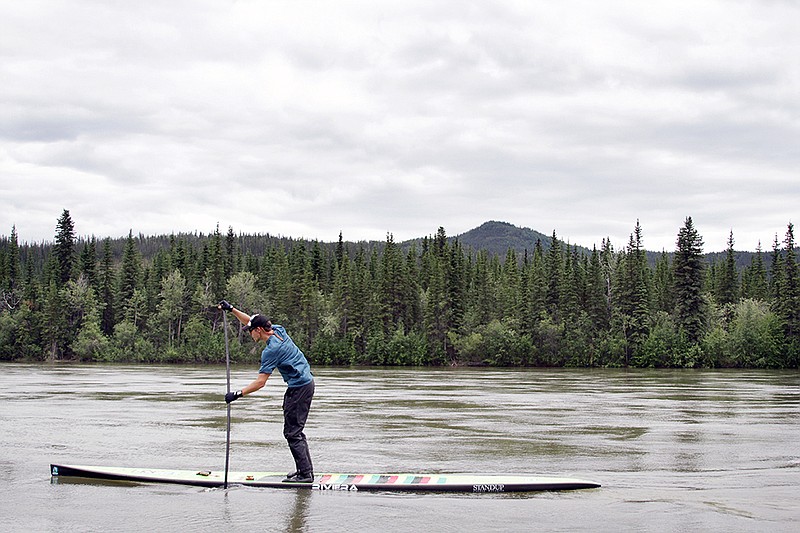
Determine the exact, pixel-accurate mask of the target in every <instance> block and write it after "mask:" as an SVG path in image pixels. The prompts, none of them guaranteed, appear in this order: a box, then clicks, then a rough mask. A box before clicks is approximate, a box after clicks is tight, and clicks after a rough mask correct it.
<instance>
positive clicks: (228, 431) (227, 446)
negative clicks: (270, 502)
mask: <svg viewBox="0 0 800 533" xmlns="http://www.w3.org/2000/svg"><path fill="white" fill-rule="evenodd" d="M222 327H223V328H225V374H226V376H227V390H226V392H230V391H231V352H230V348H229V344H228V313H226V312H225V311H224V310H223V311H222ZM227 406H228V420H227V424H226V426H227V429H226V431H225V480H224V482H223V488H226V489H227V488H228V464H229V463H230V459H231V404H230V403H229V404H227Z"/></svg>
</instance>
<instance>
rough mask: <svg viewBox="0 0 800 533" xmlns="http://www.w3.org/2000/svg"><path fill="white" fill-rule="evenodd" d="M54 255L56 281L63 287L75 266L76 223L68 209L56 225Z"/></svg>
mask: <svg viewBox="0 0 800 533" xmlns="http://www.w3.org/2000/svg"><path fill="white" fill-rule="evenodd" d="M53 257H54V259H55V262H54V263H53V267H54V275H55V281H56V283H57V284H58V286H59V287H62V286H64V285H65V284H66V283H67V281H69V279H70V278H71V277H72V269H73V267H74V266H75V224H74V223H73V222H72V217H70V215H69V211H67V210H66V209H64V211H63V212H62V213H61V216H60V217H59V219H58V224H57V225H56V242H55V245H54V246H53Z"/></svg>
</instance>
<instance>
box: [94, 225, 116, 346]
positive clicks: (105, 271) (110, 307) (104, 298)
mask: <svg viewBox="0 0 800 533" xmlns="http://www.w3.org/2000/svg"><path fill="white" fill-rule="evenodd" d="M114 278H115V272H114V262H113V256H112V253H111V239H110V238H108V237H106V238H105V239H104V240H103V259H102V261H101V263H100V274H99V283H100V290H99V292H98V294H99V297H100V329H102V330H103V333H105V334H106V335H111V334H112V333H113V332H114V325H115V321H114Z"/></svg>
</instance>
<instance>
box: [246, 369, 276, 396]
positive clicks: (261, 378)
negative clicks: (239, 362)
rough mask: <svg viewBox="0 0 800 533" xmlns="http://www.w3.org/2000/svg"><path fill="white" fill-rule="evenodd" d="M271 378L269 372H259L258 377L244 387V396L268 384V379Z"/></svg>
mask: <svg viewBox="0 0 800 533" xmlns="http://www.w3.org/2000/svg"><path fill="white" fill-rule="evenodd" d="M268 379H269V374H265V373H264V372H259V373H258V377H257V378H256V379H255V381H253V382H252V383H251V384H250V385H248V386H247V387H244V388H243V389H242V396H245V395H247V394H251V393H253V392H255V391H257V390H259V389H261V388H262V387H264V385H266V384H267V380H268Z"/></svg>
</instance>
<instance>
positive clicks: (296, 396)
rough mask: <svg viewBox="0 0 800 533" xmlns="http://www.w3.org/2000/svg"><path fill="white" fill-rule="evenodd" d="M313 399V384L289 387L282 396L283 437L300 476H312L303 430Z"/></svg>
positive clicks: (311, 466)
mask: <svg viewBox="0 0 800 533" xmlns="http://www.w3.org/2000/svg"><path fill="white" fill-rule="evenodd" d="M313 398H314V382H313V381H312V382H311V383H309V384H308V385H303V386H302V387H289V388H287V389H286V394H284V395H283V436H284V437H286V441H287V442H288V443H289V450H291V452H292V457H294V464H295V466H296V467H297V472H298V473H300V474H313V473H314V465H312V464H311V454H310V453H309V452H308V442H306V435H305V433H303V428H304V427H305V425H306V419H307V418H308V411H309V410H310V409H311V400H312V399H313Z"/></svg>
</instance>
